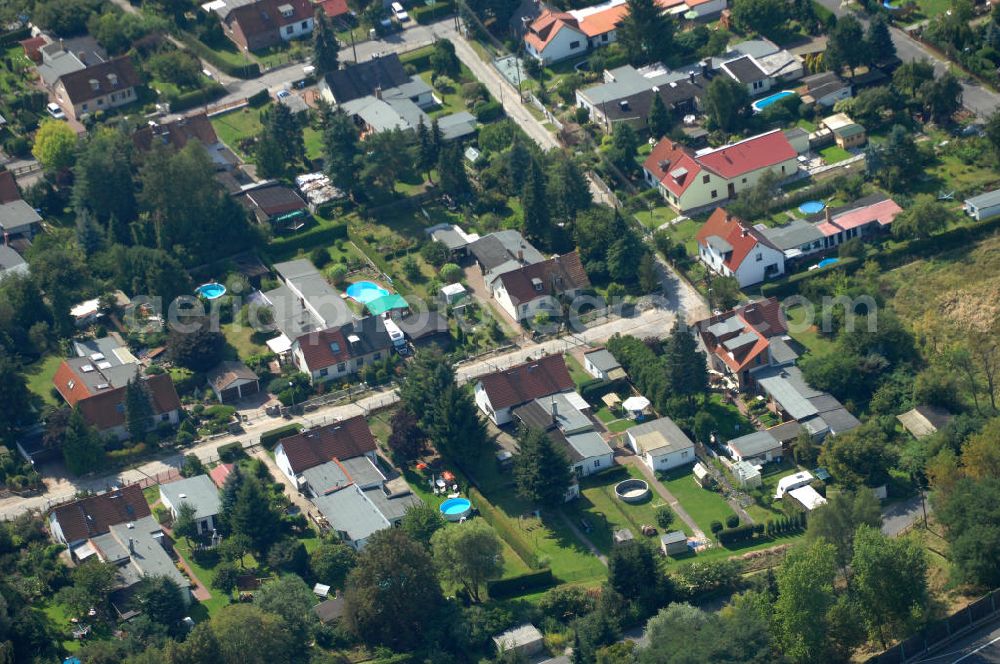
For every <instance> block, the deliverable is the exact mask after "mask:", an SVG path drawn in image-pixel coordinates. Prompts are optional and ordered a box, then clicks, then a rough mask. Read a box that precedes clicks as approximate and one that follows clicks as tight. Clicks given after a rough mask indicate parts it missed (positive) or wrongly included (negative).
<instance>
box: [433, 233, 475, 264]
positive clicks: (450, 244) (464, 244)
mask: <svg viewBox="0 0 1000 664" xmlns="http://www.w3.org/2000/svg"><path fill="white" fill-rule="evenodd" d="M424 233H426V234H427V235H429V236H430V238H431V239H432V240H434V241H435V242H440V243H441V244H443V245H444V246H445V247H447V248H448V253H450V254H451V255H452V257H453V258H455V259H456V260H461V259H463V258H465V257H466V256H468V249H469V245H470V244H472V243H473V242H475V241H476V240H478V239H479V235H478V234H476V233H466V232H465V231H464V230H462V227H461V226H458V225H456V224H437V225H435V226H431V227H430V228H426V229H424Z"/></svg>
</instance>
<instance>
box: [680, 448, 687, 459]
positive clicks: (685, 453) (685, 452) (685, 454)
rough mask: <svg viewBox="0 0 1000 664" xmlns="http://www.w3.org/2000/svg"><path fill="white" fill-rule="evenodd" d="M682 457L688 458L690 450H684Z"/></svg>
mask: <svg viewBox="0 0 1000 664" xmlns="http://www.w3.org/2000/svg"><path fill="white" fill-rule="evenodd" d="M681 458H682V459H686V458H688V451H687V450H684V451H683V452H681Z"/></svg>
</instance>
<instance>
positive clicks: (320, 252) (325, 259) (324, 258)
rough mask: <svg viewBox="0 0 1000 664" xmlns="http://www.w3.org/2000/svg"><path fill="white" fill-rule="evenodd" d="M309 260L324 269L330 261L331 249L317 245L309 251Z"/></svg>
mask: <svg viewBox="0 0 1000 664" xmlns="http://www.w3.org/2000/svg"><path fill="white" fill-rule="evenodd" d="M309 260H311V261H312V262H313V265H315V266H316V267H318V268H320V269H322V268H324V267H326V265H327V264H328V263H329V262H330V251H329V250H328V249H327V248H326V247H316V248H315V249H313V250H312V251H310V252H309Z"/></svg>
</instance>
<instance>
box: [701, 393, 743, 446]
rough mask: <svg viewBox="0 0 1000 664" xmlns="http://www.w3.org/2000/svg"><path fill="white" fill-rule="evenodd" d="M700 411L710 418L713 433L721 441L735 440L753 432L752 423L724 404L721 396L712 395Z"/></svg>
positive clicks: (732, 406)
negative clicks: (712, 421)
mask: <svg viewBox="0 0 1000 664" xmlns="http://www.w3.org/2000/svg"><path fill="white" fill-rule="evenodd" d="M702 410H703V411H704V412H706V413H708V414H709V415H711V416H712V419H713V420H714V421H715V431H716V433H717V434H718V436H719V438H721V439H722V440H729V439H731V438H737V437H739V436H742V435H744V434H748V433H750V432H751V431H753V429H754V426H753V423H751V422H750V420H748V419H747V418H745V417H743V415H741V414H740V411H739V409H737V408H736V406H734V405H733V404H731V403H726V402H725V401H723V399H722V395H721V394H717V393H712V395H711V396H710V397H709V400H708V403H707V404H706V405H705V407H704V408H702Z"/></svg>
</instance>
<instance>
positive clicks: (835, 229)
mask: <svg viewBox="0 0 1000 664" xmlns="http://www.w3.org/2000/svg"><path fill="white" fill-rule="evenodd" d="M902 211H903V208H901V207H899V204H897V203H896V201H894V200H892V199H891V198H885V199H882V200H879V201H876V202H874V203H871V204H869V205H862V206H861V207H856V208H854V209H852V210H848V211H847V212H843V213H841V214H831V213H830V208H826V217H827V218H826V219H825V220H824V221H823V222H821V223H820V224H819V225H818V226H817V228H818V229H819V231H820V232H821V233H822V234H823V236H824V237H825V238H827V241H826V246H827V247H835V246H837V245H839V244H842V243H844V242H847V241H848V240H851V239H853V238H856V237H867V236H870V235H873V234H876V233H880V232H883V231H885V230H886V229H888V228H889V227H890V226H891V225H892V222H893V221H894V220H895V219H896V215H898V214H899V213H900V212H902Z"/></svg>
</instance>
